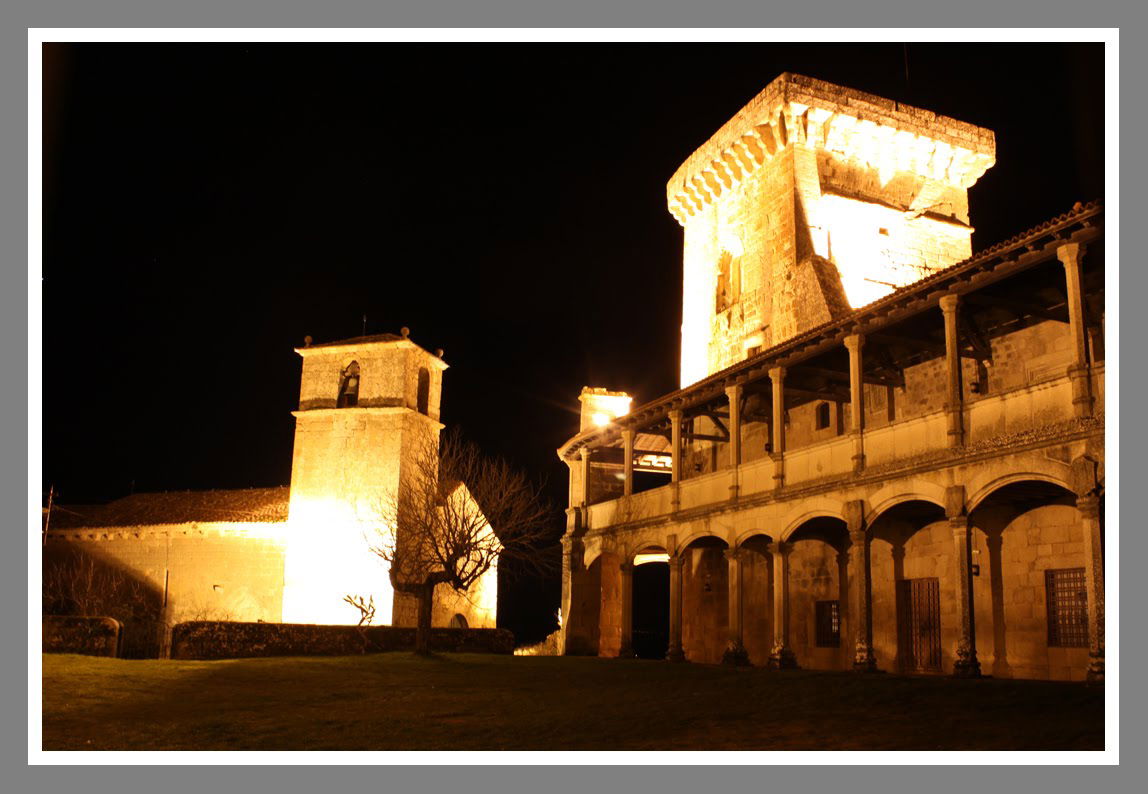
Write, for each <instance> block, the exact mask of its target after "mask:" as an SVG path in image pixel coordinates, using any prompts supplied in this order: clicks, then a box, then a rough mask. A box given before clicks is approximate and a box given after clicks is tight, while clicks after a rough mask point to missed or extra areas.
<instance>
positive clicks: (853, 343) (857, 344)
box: [845, 334, 865, 353]
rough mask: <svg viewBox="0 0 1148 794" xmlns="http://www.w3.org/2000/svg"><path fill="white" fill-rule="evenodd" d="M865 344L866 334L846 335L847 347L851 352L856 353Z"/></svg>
mask: <svg viewBox="0 0 1148 794" xmlns="http://www.w3.org/2000/svg"><path fill="white" fill-rule="evenodd" d="M864 346H865V334H849V336H847V337H845V347H847V348H849V352H850V353H855V352H857V351H858V350H860V349H861V348H862V347H864Z"/></svg>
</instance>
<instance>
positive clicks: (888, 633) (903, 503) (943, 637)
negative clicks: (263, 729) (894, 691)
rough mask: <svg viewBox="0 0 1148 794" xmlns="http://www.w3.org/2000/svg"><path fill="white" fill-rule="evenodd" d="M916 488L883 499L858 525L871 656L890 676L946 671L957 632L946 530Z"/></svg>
mask: <svg viewBox="0 0 1148 794" xmlns="http://www.w3.org/2000/svg"><path fill="white" fill-rule="evenodd" d="M922 490H923V489H922ZM922 490H917V489H914V490H913V491H909V490H908V489H906V490H905V491H902V492H901V493H897V494H890V495H889V496H888V497H887V498H886V499H885V500H883V502H882V503H881V505H880V511H879V512H877V511H874V512H873V514H872V516H871V517H869V518H868V520H867V521H866V522H865V523H866V534H867V536H868V550H869V566H870V575H869V581H868V585H869V599H870V614H871V615H872V643H873V646H872V647H873V652H874V656H875V659H876V661H877V664H878V666H879V667H881V668H884V669H889V670H894V671H897V672H942V671H944V670H947V669H951V668H952V665H953V662H954V658H955V656H954V654H955V649H956V642H957V638H958V635H957V632H958V630H959V627H960V619H959V616H958V615H957V611H956V610H957V606H956V605H957V597H956V591H957V590H956V588H957V582H956V551H955V548H956V547H955V545H954V542H953V530H952V526H951V525H950V523H949V521H948V519H947V517H946V513H945V505H944V502H943V500H937V499H933V498H930V495H929V493H928V492H927V491H926V492H922Z"/></svg>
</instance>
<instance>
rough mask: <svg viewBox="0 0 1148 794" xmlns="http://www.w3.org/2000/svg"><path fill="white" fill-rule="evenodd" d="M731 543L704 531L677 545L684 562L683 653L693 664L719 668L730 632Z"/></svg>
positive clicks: (682, 567) (682, 580) (682, 562)
mask: <svg viewBox="0 0 1148 794" xmlns="http://www.w3.org/2000/svg"><path fill="white" fill-rule="evenodd" d="M728 550H729V542H728V541H727V540H726V538H724V537H722V536H721V535H719V534H717V533H715V532H711V531H707V530H703V531H699V532H694V533H691V534H689V535H687V536H686V538H685V540H684V541H683V542H681V543H679V544H678V548H677V554H678V555H679V557H680V559H681V568H680V570H681V577H682V578H681V583H682V586H681V598H682V649H683V650H684V651H685V654H686V658H687V659H689V660H690V661H694V662H703V663H706V664H717V663H718V662H720V661H721V659H722V654H723V652H724V651H725V648H726V642H727V640H728V636H729V634H728V632H729V599H728V597H729V561H728V559H727V558H726V555H725V552H726V551H728Z"/></svg>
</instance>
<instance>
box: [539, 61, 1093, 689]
mask: <svg viewBox="0 0 1148 794" xmlns="http://www.w3.org/2000/svg"><path fill="white" fill-rule="evenodd" d="M994 157H995V142H994V136H993V133H992V132H990V131H989V130H985V129H981V128H979V127H975V126H973V125H970V124H966V123H963V122H959V121H956V120H953V119H948V118H945V117H943V116H938V115H936V114H934V113H931V112H929V111H926V110H921V109H918V108H912V107H908V106H905V105H902V104H900V103H896V102H893V101H890V100H886V99H882V98H880V97H875V96H871V95H868V94H863V93H861V92H858V91H853V90H851V89H847V88H843V87H840V86H835V85H832V84H829V83H825V82H822V81H818V80H813V79H810V78H807V77H802V76H800V75H789V74H786V75H782V76H780V77H779V78H778V79H777V80H775V81H774V82H772V83H771V84H770V85H769V86H768V87H766V88H765V90H763V91H762V92H761V93H760V94H759V95H758V96H757V97H755V98H754V99H753V100H752V101H751V102H750V103H749V104H748V105H746V107H745V108H743V109H742V110H741V111H739V112H738V114H737V115H735V116H734V118H732V119H731V120H730V121H729V122H728V123H727V124H725V125H724V126H723V127H722V128H721V129H720V130H719V131H718V132H717V133H716V134H715V135H714V136H713V137H712V138H711V139H710V140H709V141H708V142H707V143H706V144H705V145H703V146H702V147H701V148H700V149H699V150H698V151H697V152H695V153H694V154H693V155H691V156H690V158H689V159H688V160H687V161H686V162H685V163H684V164H683V165H682V166H681V168H679V169H678V171H677V172H676V173H675V174H674V176H673V178H672V179H671V180H670V182H669V184H668V186H667V200H668V205H669V209H670V212H671V213H673V215H674V217H675V218H676V219H677V220H678V221H679V222H680V223H681V225H682V227H683V234H684V244H683V252H684V256H683V302H682V329H681V330H682V335H681V373H680V374H681V381H680V382H681V387H682V388H681V389H680V390H679V391H676V392H674V393H672V394H668V395H663V396H661V397H658V398H656V399H654V400H650V401H648V402H644V403H642V404H638V405H634V406H633V407H631V405H630V404H629V402H628V401H627V400H626V398H627V397H628V395H624V394H620V393H617V392H607V391H606V390H605V389H597V388H596V389H587V390H584V392H583V395H582V404H583V421H582V424H581V427H580V429H579V432H578V434H577V435H575V436H574V437H573V438H571V439H570V440H569V441H567V442H566V443H565V444H564V445H563V446H562V447H561V448H560V449H559V450H558V453H559V456H560V458H561V459H562V460H563V461H564V462H566V463H567V465H568V466H569V469H570V504H569V509H568V511H567V516H568V521H567V530H566V534H565V536H564V538H563V549H564V552H563V582H562V614H563V616H564V625H563V648H564V652H565V653H569V654H585V653H589V654H598V655H603V656H628V655H634V653H635V651H637V652H639V653H641V654H643V655H659V654H665V655H667V656H668V658H670V659H674V660H682V659H688V660H691V661H698V662H714V663H716V662H720V661H724V662H726V663H730V664H746V663H752V664H759V665H771V666H774V667H779V668H785V667H793V666H803V667H812V668H827V669H831V668H852V669H857V670H862V671H869V670H876V669H881V670H889V671H901V672H950V673H957V674H960V675H979V674H981V673H986V674H990V673H991V674H992V675H995V676H1003V677H1032V678H1054V679H1066V680H1067V679H1083V678H1086V677H1087V678H1089V679H1092V680H1103V676H1104V586H1103V582H1104V561H1103V538H1104V530H1103V501H1104V445H1103V435H1104V301H1103V297H1104V232H1103V228H1104V211H1103V208H1102V207H1101V206H1100V205H1098V204H1087V205H1081V204H1078V205H1076V206H1075V207H1073V209H1072V210H1071V211H1070V212H1068V213H1066V214H1064V215H1061V216H1059V217H1057V218H1054V219H1052V220H1050V221H1048V222H1047V223H1044V224H1042V225H1041V226H1039V227H1037V228H1035V229H1031V230H1028V231H1025V232H1022V233H1020V234H1018V235H1017V236H1016V237H1014V238H1012V239H1011V240H1008V241H1006V242H1004V243H1001V244H999V245H996V246H994V247H993V248H990V249H988V250H986V251H984V252H982V253H980V254H979V255H977V256H975V257H974V256H971V245H970V235H971V232H972V227H971V226H970V218H969V209H968V199H967V190H968V188H969V187H970V186H972V185H973V184H974V183H975V182H976V180H977V179H978V178H979V177H980V176H981V175H982V174H983V173H984V172H985V170H986V169H987V168H989V167H991V166H992V165H993V162H994ZM635 402H636V401H635ZM647 566H649V567H647ZM651 572H653V573H651ZM636 582H639V583H641V586H638V585H636V584H635V583H636ZM651 603H654V604H657V605H661V606H660V607H659V608H661V607H663V606H664V609H662V611H661V613H660V614H659V615H658V616H657V617H656V618H651V617H650V614H651V612H650V610H649V605H650V604H651ZM659 634H660V635H661V642H660V644H659V642H657V641H656V640H657V638H658V635H659ZM651 637H653V638H654V639H655V641H654V642H653V643H652V644H651V642H650V639H651Z"/></svg>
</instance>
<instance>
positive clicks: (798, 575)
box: [783, 510, 852, 669]
mask: <svg viewBox="0 0 1148 794" xmlns="http://www.w3.org/2000/svg"><path fill="white" fill-rule="evenodd" d="M784 538H785V543H786V547H787V548H788V552H787V560H784V561H783V562H784V563H785V565H786V566H787V568H788V582H789V593H788V608H789V634H788V637H787V639H786V644H787V646H788V647H789V648H790V649H791V650H792V652H793V653H794V654H795V655H796V657H797V659H798V660H800V663H801V665H802V666H803V667H811V668H815V669H845V668H847V667H848V666H849V665H850V664H851V662H852V655H851V653H850V651H851V644H850V642H849V638H850V634H849V627H848V626H847V622H846V616H847V614H848V611H849V592H848V585H849V575H848V550H849V531H848V526H847V524H846V521H845V519H844V517H842V516H841V515H840V513H837V512H836V511H826V510H813V511H809V512H808V513H806V514H804V515H802V516H800V517H799V518H798V520H797V521H796V522H794V524H793V525H791V526H789V527H787V528H786V530H785V535H784Z"/></svg>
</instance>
